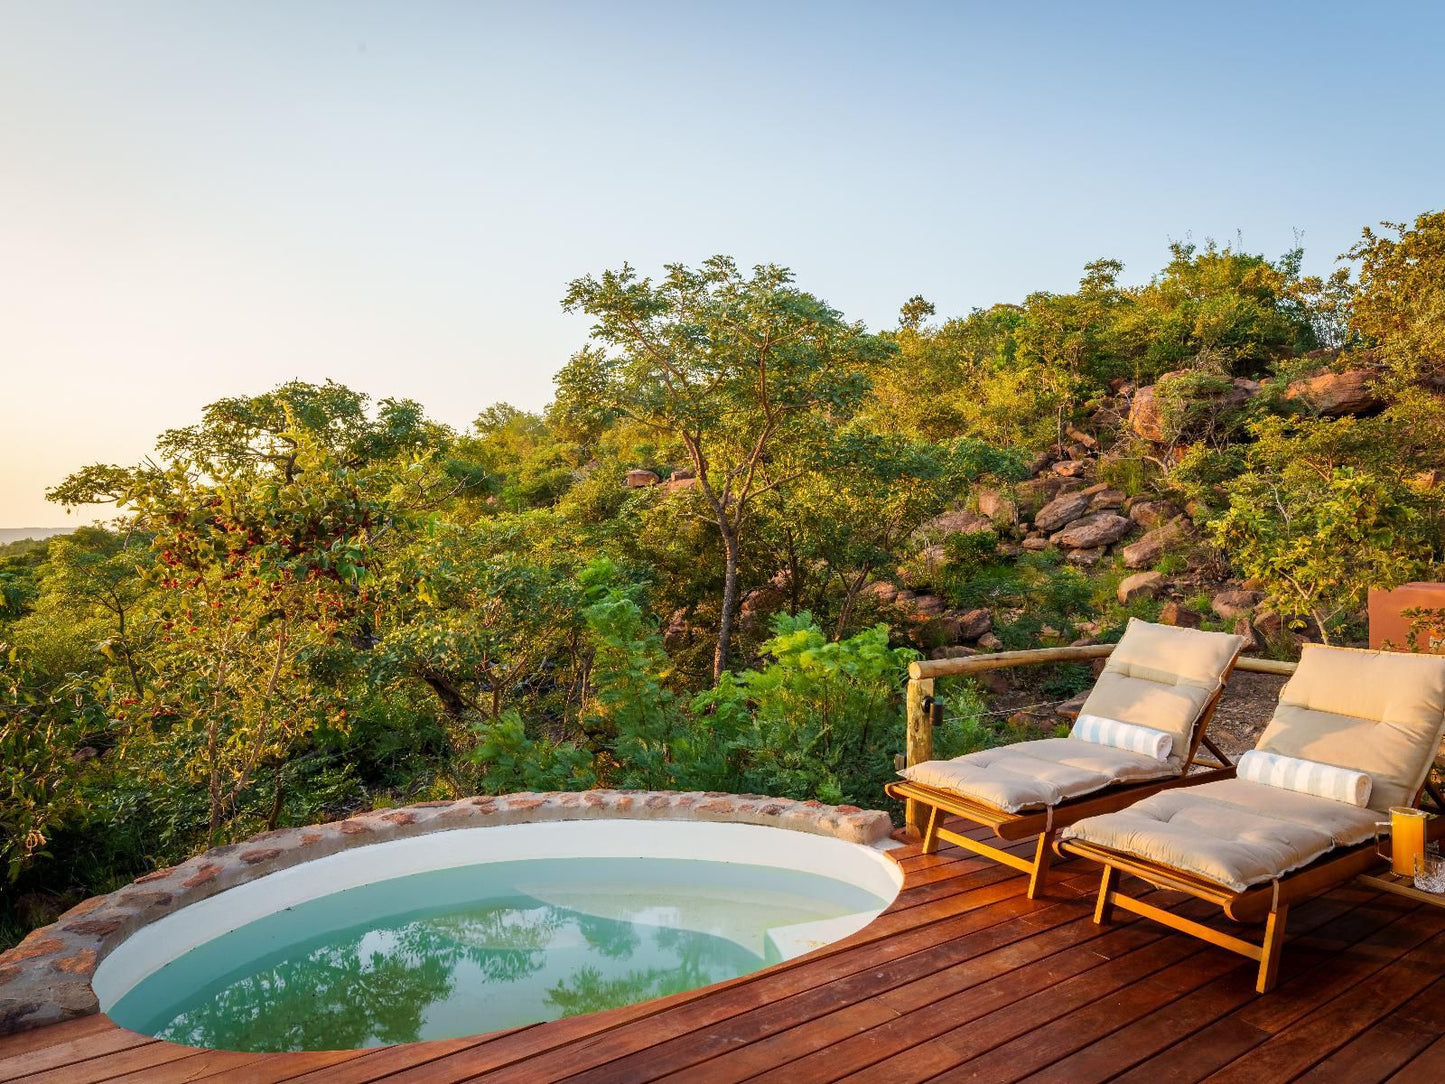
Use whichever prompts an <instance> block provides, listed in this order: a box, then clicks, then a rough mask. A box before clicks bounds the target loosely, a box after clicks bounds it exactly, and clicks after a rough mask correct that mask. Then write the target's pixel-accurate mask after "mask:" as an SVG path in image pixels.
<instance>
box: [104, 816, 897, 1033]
mask: <svg viewBox="0 0 1445 1084" xmlns="http://www.w3.org/2000/svg"><path fill="white" fill-rule="evenodd" d="M893 846H896V844H892V843H890V842H885V843H882V844H875V845H872V846H865V845H863V844H859V843H850V842H847V841H845V840H841V839H835V838H832V837H829V836H821V835H812V834H809V833H804V832H795V831H789V830H787V829H783V828H772V827H767V826H764V825H756V824H737V823H727V822H707V821H666V820H626V819H611V820H590V821H580V820H579V821H550V822H542V823H533V824H509V825H494V826H488V827H481V828H458V829H454V830H451V831H446V832H435V833H430V834H426V835H419V836H411V837H408V838H402V839H394V840H389V841H387V842H382V843H374V844H370V845H368V846H362V847H354V848H351V849H348V850H343V851H338V852H337V853H335V854H331V855H327V856H325V857H321V858H316V859H313V860H311V861H308V862H302V863H300V864H298V865H294V866H290V867H288V868H285V869H280V870H277V871H275V872H273V873H269V874H267V875H266V876H264V877H260V878H257V879H256V880H253V881H248V882H246V883H244V884H239V885H236V886H235V887H233V888H230V889H228V890H227V891H225V892H222V893H219V894H217V895H214V896H211V897H209V898H207V899H203V900H200V901H198V902H196V903H192V904H190V905H188V906H185V907H182V908H180V909H179V910H176V911H173V912H172V913H170V914H168V915H165V916H164V917H162V918H159V919H157V920H156V921H154V922H152V923H150V924H149V925H146V926H143V927H142V928H140V929H138V930H136V931H135V932H134V933H133V934H131V935H130V936H129V937H128V938H126V939H125V941H124V942H122V943H121V944H120V945H118V946H117V947H116V948H115V950H114V951H113V952H111V953H110V954H109V955H108V956H106V958H105V959H104V960H102V961H101V962H100V964H99V966H98V967H97V968H96V970H95V973H94V975H93V976H92V978H91V986H92V988H93V989H94V991H95V996H96V997H97V998H98V1000H99V1003H100V1009H101V1011H102V1012H104V1011H107V1010H109V1009H110V1008H111V1006H113V1005H114V1004H115V1003H116V1002H117V1001H119V1000H120V999H121V998H122V997H123V996H124V995H125V994H126V993H128V992H129V991H130V990H131V989H133V988H134V987H135V986H136V985H137V984H138V983H140V982H141V981H143V980H144V979H145V978H147V977H148V976H150V975H152V974H154V973H155V972H156V971H158V970H160V968H162V967H164V966H165V965H166V964H168V963H170V962H171V961H173V960H175V959H177V958H179V957H181V956H184V955H185V954H186V953H187V952H190V951H191V950H192V949H195V948H197V947H199V946H200V945H203V944H205V943H206V942H208V941H212V940H214V939H215V938H217V937H220V936H222V935H223V934H226V933H229V932H231V931H232V930H235V929H237V928H239V927H241V926H245V925H247V924H248V923H251V922H254V921H256V920H257V919H261V918H264V917H265V916H267V915H269V914H273V913H275V912H277V911H281V910H284V909H285V908H288V907H294V906H296V905H297V904H301V903H305V902H307V901H308V900H314V899H319V898H321V897H322V896H327V895H330V894H332V893H334V892H341V891H344V890H346V889H348V888H356V887H358V886H360V885H365V884H371V883H373V882H377V881H386V880H391V879H393V878H396V877H406V876H409V875H411V874H416V873H426V872H430V871H432V870H441V869H452V868H455V867H457V866H466V865H473V864H477V863H489V862H514V861H519V860H527V859H541V858H545V859H557V858H663V859H689V860H701V861H706V862H709V863H714V862H720V863H737V864H740V865H750V866H769V867H773V868H777V869H787V870H794V871H798V872H801V873H812V874H816V875H819V876H823V877H831V878H833V879H835V880H840V881H846V882H848V883H850V884H853V885H856V886H857V887H859V888H862V889H865V890H867V891H869V892H872V893H873V894H874V895H876V896H878V897H879V898H880V899H882V900H884V901H885V904H884V905H885V906H886V905H887V904H888V903H891V902H892V901H893V899H894V898H895V897H896V896H897V895H898V892H899V890H900V889H901V888H902V887H903V872H902V870H901V869H900V868H899V866H898V864H897V863H896V862H894V861H892V860H891V859H889V858H888V857H887V856H886V855H885V854H884V853H883V852H884V851H885V850H890V849H892V847H893ZM874 914H876V912H875V913H874ZM845 917H847V918H849V919H852V920H853V921H850V922H843V923H837V922H835V923H834V924H833V926H832V927H831V928H829V927H826V926H824V927H820V928H818V929H817V930H814V931H811V933H812V936H811V937H810V938H807V939H806V947H804V945H805V941H804V940H803V939H798V940H797V941H795V942H794V943H793V944H792V945H791V946H790V947H791V949H792V951H791V952H789V954H790V955H794V954H797V953H798V952H802V951H811V949H812V948H816V947H818V946H819V945H821V944H826V943H828V942H830V941H834V940H838V939H839V938H841V937H844V936H847V935H848V934H850V933H853V932H855V931H856V930H857V929H859V928H861V926H862V925H866V921H859V920H858V918H856V917H855V916H845ZM871 917H873V916H872V915H869V920H871ZM820 938H825V939H824V940H820Z"/></svg>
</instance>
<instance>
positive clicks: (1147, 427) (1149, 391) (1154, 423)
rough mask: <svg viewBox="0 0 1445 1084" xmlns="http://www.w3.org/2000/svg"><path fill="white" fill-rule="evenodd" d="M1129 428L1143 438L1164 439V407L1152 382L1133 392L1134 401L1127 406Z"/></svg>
mask: <svg viewBox="0 0 1445 1084" xmlns="http://www.w3.org/2000/svg"><path fill="white" fill-rule="evenodd" d="M1129 428H1130V429H1132V430H1134V432H1135V433H1136V434H1137V435H1138V436H1141V437H1143V438H1144V439H1145V440H1152V441H1162V440H1163V439H1164V409H1163V407H1162V406H1160V404H1159V395H1158V393H1157V392H1156V391H1155V390H1154V385H1153V384H1150V385H1149V386H1148V387H1144V388H1140V389H1139V390H1138V391H1136V392H1135V393H1134V402H1133V403H1132V404H1130V406H1129Z"/></svg>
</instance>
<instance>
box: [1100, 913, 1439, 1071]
mask: <svg viewBox="0 0 1445 1084" xmlns="http://www.w3.org/2000/svg"><path fill="white" fill-rule="evenodd" d="M1344 891H1346V892H1348V891H1350V890H1344ZM1335 895H1336V893H1332V894H1331V896H1335ZM1412 917H1413V916H1412V909H1411V908H1410V907H1409V906H1402V901H1399V900H1398V899H1397V898H1396V897H1387V896H1378V897H1376V898H1374V899H1372V900H1368V901H1366V902H1365V903H1364V904H1363V905H1362V906H1361V907H1360V908H1359V909H1358V911H1357V912H1355V913H1353V914H1352V915H1351V916H1349V917H1348V921H1349V922H1351V923H1358V929H1362V930H1364V931H1365V932H1366V935H1365V936H1364V937H1362V938H1359V939H1358V940H1357V941H1355V942H1347V938H1348V937H1350V936H1352V935H1353V934H1354V933H1355V932H1357V929H1356V927H1352V926H1346V927H1345V928H1344V929H1342V930H1339V931H1324V932H1325V933H1326V934H1327V935H1333V936H1326V937H1324V938H1320V939H1318V941H1317V942H1316V941H1314V940H1313V939H1308V938H1307V939H1302V940H1304V941H1305V943H1306V945H1307V946H1309V945H1311V944H1314V945H1315V946H1316V947H1318V948H1319V949H1320V951H1322V952H1323V953H1324V955H1325V957H1326V959H1325V963H1324V964H1322V965H1321V966H1320V967H1318V968H1315V969H1313V970H1303V971H1301V970H1300V969H1299V967H1298V964H1297V962H1295V961H1293V959H1292V957H1291V955H1290V952H1289V950H1288V949H1287V950H1286V952H1285V960H1286V961H1288V962H1289V963H1290V967H1289V970H1287V971H1286V972H1285V977H1284V981H1283V982H1282V983H1281V984H1280V986H1279V987H1277V988H1276V989H1275V990H1274V991H1273V992H1272V993H1270V994H1269V995H1268V996H1267V997H1256V998H1253V999H1251V1000H1249V1001H1247V1002H1246V1003H1245V1004H1244V1005H1243V1006H1242V1007H1241V1008H1240V1009H1239V1010H1238V1011H1237V1012H1235V1013H1233V1014H1231V1015H1230V1016H1227V1017H1225V1018H1223V1019H1221V1020H1219V1021H1216V1022H1215V1023H1213V1024H1210V1025H1208V1026H1206V1027H1204V1028H1202V1029H1200V1030H1199V1031H1197V1032H1196V1033H1195V1034H1193V1035H1191V1036H1189V1037H1188V1038H1187V1039H1183V1040H1181V1041H1180V1042H1179V1043H1177V1044H1176V1045H1175V1046H1174V1047H1173V1048H1171V1049H1170V1050H1169V1051H1166V1052H1165V1053H1163V1054H1160V1055H1158V1056H1156V1057H1154V1058H1150V1059H1149V1060H1147V1061H1144V1062H1142V1063H1140V1065H1139V1066H1137V1067H1136V1068H1134V1069H1132V1070H1130V1071H1128V1072H1124V1073H1122V1074H1120V1075H1119V1076H1118V1077H1117V1078H1116V1079H1117V1080H1119V1081H1127V1082H1128V1084H1152V1082H1153V1081H1156V1080H1169V1081H1176V1082H1180V1084H1184V1082H1189V1084H1193V1082H1195V1081H1199V1080H1202V1079H1204V1078H1205V1077H1207V1076H1208V1075H1209V1074H1210V1073H1213V1072H1215V1071H1217V1070H1219V1069H1221V1068H1223V1067H1224V1066H1226V1065H1228V1064H1229V1063H1231V1062H1232V1061H1234V1060H1235V1059H1236V1058H1238V1057H1240V1056H1241V1055H1243V1054H1245V1053H1246V1052H1248V1051H1250V1050H1252V1049H1254V1048H1255V1047H1257V1046H1261V1045H1263V1044H1264V1043H1267V1042H1268V1041H1269V1040H1270V1039H1271V1038H1272V1036H1273V1035H1274V1034H1275V1033H1276V1032H1278V1031H1280V1030H1281V1029H1283V1028H1284V1027H1287V1026H1288V1025H1289V1024H1291V1023H1293V1022H1294V1021H1296V1020H1299V1019H1302V1018H1304V1017H1305V1016H1307V1015H1309V1014H1310V1013H1311V1012H1314V1011H1315V1010H1316V1009H1318V1008H1319V1007H1320V1006H1322V1005H1324V1004H1326V1003H1327V1002H1329V1001H1330V1000H1331V999H1332V998H1334V997H1335V996H1336V995H1337V994H1339V993H1340V992H1341V991H1344V990H1348V989H1349V988H1351V987H1352V986H1355V985H1357V984H1359V983H1361V982H1364V981H1368V979H1369V977H1370V976H1371V975H1373V974H1374V973H1375V972H1377V971H1379V970H1380V968H1382V967H1384V966H1385V965H1386V964H1388V963H1389V962H1390V961H1392V960H1395V959H1398V958H1399V957H1400V956H1402V955H1404V954H1405V953H1406V952H1408V951H1409V950H1411V949H1413V948H1415V947H1417V946H1418V945H1420V944H1422V943H1423V942H1424V941H1426V940H1428V939H1429V937H1431V936H1433V933H1434V931H1433V930H1432V929H1431V928H1428V927H1427V928H1424V929H1422V928H1421V927H1420V925H1419V923H1417V922H1414V921H1411V919H1412Z"/></svg>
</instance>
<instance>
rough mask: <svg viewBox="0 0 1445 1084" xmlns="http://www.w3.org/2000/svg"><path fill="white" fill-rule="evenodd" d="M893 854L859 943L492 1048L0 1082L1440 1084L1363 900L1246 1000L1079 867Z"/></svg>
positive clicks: (268, 1059)
mask: <svg viewBox="0 0 1445 1084" xmlns="http://www.w3.org/2000/svg"><path fill="white" fill-rule="evenodd" d="M974 834H977V835H980V836H985V835H986V834H987V833H986V831H979V832H976V833H974ZM1009 849H1011V850H1017V851H1018V852H1019V853H1026V852H1028V851H1029V850H1030V849H1031V844H1030V843H1029V842H1028V841H1024V842H1023V843H1020V844H1014V845H1010V848H1009ZM897 853H898V854H899V857H900V859H901V863H900V864H901V865H902V868H903V869H904V870H905V877H906V880H905V885H904V889H903V891H902V892H900V894H899V896H898V898H897V899H896V900H895V901H894V903H893V905H892V906H890V907H889V908H888V909H887V910H886V911H885V912H884V914H883V915H881V916H880V917H879V918H878V919H877V920H875V922H873V923H872V924H870V925H869V926H868V927H867V928H866V929H864V930H862V931H859V933H858V934H855V935H853V936H852V937H849V938H846V939H844V940H843V941H840V942H837V943H835V944H834V945H830V946H826V947H825V948H823V949H820V950H819V951H818V952H816V953H811V954H809V955H807V956H804V957H799V958H798V959H796V960H792V961H788V962H787V963H785V964H782V965H780V966H778V967H775V968H770V969H768V970H765V971H762V972H758V973H755V974H753V975H747V976H742V977H740V978H738V979H734V980H730V981H728V982H724V983H720V984H718V985H716V986H713V987H709V988H706V989H702V990H695V991H688V992H685V993H682V994H676V995H672V996H671V997H667V998H662V999H658V1000H656V1001H651V1002H645V1003H641V1004H638V1005H632V1006H625V1007H623V1008H619V1009H615V1010H610V1011H608V1012H603V1013H596V1014H592V1015H590V1016H583V1017H574V1018H568V1019H563V1020H559V1021H554V1022H551V1023H546V1024H537V1025H530V1026H528V1027H524V1028H518V1029H514V1030H512V1031H509V1032H502V1033H497V1034H492V1035H480V1036H472V1037H468V1038H464V1039H456V1040H444V1041H438V1042H425V1043H416V1044H411V1045H408V1046H399V1047H387V1048H379V1049H375V1050H367V1051H335V1052H318V1053H306V1054H243V1053H236V1052H227V1051H209V1050H207V1051H202V1050H194V1049H190V1048H186V1047H180V1046H175V1045H173V1044H170V1043H166V1042H162V1041H160V1040H154V1039H150V1038H148V1037H146V1036H141V1035H136V1034H134V1033H131V1032H128V1031H125V1030H124V1029H122V1028H119V1027H117V1026H116V1025H115V1024H114V1023H112V1022H111V1021H109V1020H107V1019H106V1018H105V1017H103V1016H94V1017H88V1018H85V1019H82V1020H76V1021H69V1022H66V1023H64V1024H58V1025H52V1026H51V1027H47V1028H42V1029H37V1030H36V1031H33V1032H26V1033H22V1034H20V1035H17V1036H10V1037H7V1038H5V1039H0V1084H19V1082H20V1081H22V1080H23V1081H25V1082H26V1084H184V1082H194V1081H199V1082H204V1084H462V1082H464V1081H473V1080H476V1081H488V1082H492V1084H518V1082H525V1084H533V1082H534V1081H536V1082H541V1081H549V1080H557V1079H562V1078H570V1079H571V1080H572V1081H573V1084H643V1082H654V1084H655V1082H658V1081H661V1082H665V1084H731V1082H733V1081H739V1080H744V1079H747V1080H752V1081H754V1082H758V1084H762V1082H769V1084H784V1082H786V1084H831V1082H834V1081H838V1080H840V1079H844V1080H848V1081H851V1082H854V1084H858V1082H862V1081H887V1082H888V1084H894V1082H900V1084H903V1082H907V1081H922V1080H926V1079H938V1080H940V1081H964V1080H969V1081H990V1082H995V1081H997V1082H1008V1081H1017V1080H1021V1079H1027V1080H1029V1081H1031V1082H1032V1084H1102V1082H1104V1081H1106V1080H1120V1081H1129V1082H1132V1084H1146V1082H1147V1084H1156V1082H1160V1081H1177V1082H1180V1084H1183V1082H1186V1081H1187V1082H1190V1084H1196V1082H1198V1081H1200V1080H1203V1079H1206V1078H1207V1079H1212V1080H1219V1081H1246V1080H1247V1081H1255V1080H1270V1081H1273V1080H1281V1081H1284V1080H1290V1079H1299V1080H1304V1081H1309V1082H1311V1084H1322V1082H1327V1081H1335V1080H1340V1081H1349V1082H1351V1084H1353V1082H1355V1081H1361V1082H1368V1081H1384V1080H1390V1081H1392V1082H1393V1084H1407V1082H1412V1081H1415V1080H1436V1079H1441V1078H1442V1077H1445V1018H1441V1017H1439V1015H1438V1013H1437V1012H1436V1007H1437V1006H1438V1004H1439V1003H1440V1000H1441V999H1442V998H1445V978H1442V977H1441V972H1442V969H1445V913H1442V912H1441V911H1439V910H1438V909H1434V908H1429V907H1420V906H1418V905H1416V904H1414V903H1412V902H1410V901H1406V900H1401V899H1399V898H1397V897H1391V896H1383V895H1380V894H1378V893H1376V892H1374V891H1372V890H1367V889H1364V888H1360V887H1356V886H1347V887H1343V888H1339V889H1336V890H1334V891H1332V892H1331V893H1329V894H1328V895H1327V896H1325V897H1322V898H1320V899H1317V900H1313V901H1310V902H1308V903H1305V904H1302V905H1300V906H1299V907H1297V908H1295V910H1294V912H1293V914H1292V916H1291V930H1290V942H1289V946H1288V948H1287V949H1286V952H1285V958H1284V971H1283V975H1282V981H1281V983H1280V986H1279V987H1278V988H1277V989H1276V990H1275V991H1273V992H1272V993H1270V994H1268V995H1265V996H1262V997H1261V996H1258V995H1256V994H1254V992H1253V989H1252V970H1253V969H1252V966H1251V965H1249V964H1248V963H1246V962H1244V961H1241V960H1239V959H1238V958H1236V957H1234V956H1231V955H1230V954H1228V953H1225V952H1222V951H1220V950H1217V949H1214V948H1212V947H1209V946H1206V945H1204V944H1203V943H1201V942H1198V941H1195V940H1193V939H1191V938H1188V937H1184V936H1182V935H1179V934H1177V933H1174V932H1172V931H1169V930H1167V929H1166V928H1164V927H1162V926H1159V925H1158V924H1156V923H1152V922H1148V921H1146V920H1142V919H1137V918H1136V917H1134V916H1131V915H1120V916H1119V918H1118V920H1117V921H1115V922H1114V923H1112V924H1111V925H1109V926H1107V927H1099V926H1095V925H1094V924H1093V922H1092V921H1091V918H1092V902H1093V890H1094V887H1095V886H1096V884H1097V876H1098V874H1097V870H1096V869H1094V868H1093V867H1090V866H1088V865H1087V864H1085V863H1081V862H1070V863H1060V864H1059V866H1058V867H1057V877H1058V879H1057V881H1055V882H1051V886H1050V888H1051V890H1050V895H1049V897H1048V898H1046V899H1042V900H1037V901H1032V900H1028V899H1027V897H1026V896H1025V894H1024V887H1025V881H1024V878H1022V877H1021V876H1019V875H1018V874H1017V873H1015V872H1014V871H1012V870H1008V869H1004V868H1002V867H1000V866H998V865H996V864H994V863H991V862H988V861H987V860H985V859H982V858H980V857H978V856H974V855H971V854H969V853H968V852H966V851H963V850H962V849H959V848H953V847H946V848H944V849H942V850H941V851H940V852H939V853H938V854H934V855H923V854H921V853H919V852H918V850H917V848H916V847H914V848H910V849H905V850H902V851H900V852H897ZM1149 898H1150V899H1151V901H1152V902H1156V903H1157V904H1158V905H1159V906H1165V907H1169V908H1171V909H1175V910H1179V911H1180V912H1181V913H1184V914H1189V915H1191V917H1204V916H1205V915H1206V914H1208V913H1209V912H1208V911H1207V909H1202V908H1201V905H1200V904H1198V902H1197V901H1192V900H1186V899H1184V898H1183V897H1181V896H1179V895H1178V894H1174V893H1167V892H1161V891H1157V890H1156V891H1154V892H1152V893H1150V896H1149ZM1215 913H1216V914H1217V912H1215Z"/></svg>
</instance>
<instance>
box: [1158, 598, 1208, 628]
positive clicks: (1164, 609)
mask: <svg viewBox="0 0 1445 1084" xmlns="http://www.w3.org/2000/svg"><path fill="white" fill-rule="evenodd" d="M1203 621H1204V619H1203V618H1202V617H1200V616H1199V615H1198V614H1197V613H1195V612H1194V611H1193V610H1186V609H1185V608H1184V607H1183V606H1181V605H1179V603H1177V602H1166V603H1165V604H1164V605H1163V606H1161V607H1159V624H1161V625H1177V626H1178V627H1179V628H1185V629H1197V628H1198V627H1199V626H1200V625H1201V624H1202V623H1203Z"/></svg>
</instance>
